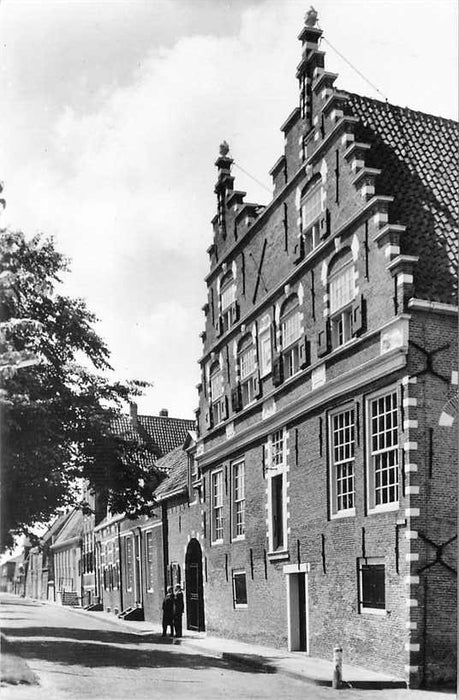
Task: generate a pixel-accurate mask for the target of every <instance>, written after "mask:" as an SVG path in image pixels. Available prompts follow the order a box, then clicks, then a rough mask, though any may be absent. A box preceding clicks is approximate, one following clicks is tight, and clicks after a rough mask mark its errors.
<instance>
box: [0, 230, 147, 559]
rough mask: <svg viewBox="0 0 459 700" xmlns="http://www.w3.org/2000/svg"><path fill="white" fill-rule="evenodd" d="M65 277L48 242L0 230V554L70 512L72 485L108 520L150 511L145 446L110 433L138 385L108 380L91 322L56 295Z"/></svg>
mask: <svg viewBox="0 0 459 700" xmlns="http://www.w3.org/2000/svg"><path fill="white" fill-rule="evenodd" d="M68 269H69V263H68V260H67V259H66V258H65V257H64V256H63V255H62V254H61V253H59V252H58V251H57V250H56V248H55V246H54V242H53V240H52V239H51V238H43V237H42V236H40V235H38V236H35V237H34V238H32V239H31V240H26V238H25V236H24V235H23V234H22V233H20V232H11V231H6V230H3V231H0V379H1V389H0V409H1V445H2V454H1V458H2V509H1V537H2V540H1V542H2V548H7V547H11V546H12V544H13V542H14V538H15V536H16V535H17V534H20V533H24V534H28V535H30V533H31V528H32V526H33V525H35V524H37V523H46V522H47V521H48V520H49V519H50V517H52V516H53V515H54V514H55V513H56V510H57V508H59V507H63V506H66V505H74V504H75V503H76V502H77V500H78V498H79V489H78V480H79V479H86V480H87V481H88V482H89V484H90V485H91V487H92V488H94V489H95V490H97V491H98V492H104V493H105V494H106V495H107V498H108V499H109V506H110V508H111V509H112V511H113V512H126V513H127V514H129V515H132V516H137V515H139V514H140V513H144V512H145V513H147V512H149V503H150V501H151V492H152V486H153V484H152V479H153V478H154V476H153V473H152V470H151V469H148V466H146V464H147V465H148V462H149V460H148V458H147V455H148V446H146V445H144V444H139V442H138V441H137V440H136V439H135V436H134V435H131V436H126V435H119V434H116V431H115V432H114V431H113V425H114V422H116V417H117V416H118V415H119V414H120V412H121V409H122V407H123V405H125V403H126V401H130V400H131V399H132V397H133V396H137V395H139V394H141V392H142V389H143V388H144V387H145V386H146V383H145V382H139V381H132V382H128V383H125V384H123V383H121V382H117V381H111V380H110V378H109V374H110V370H111V367H110V364H109V351H108V348H107V346H106V344H105V343H104V341H103V340H102V339H101V338H100V337H99V336H98V334H97V333H96V332H95V330H94V327H93V326H94V324H95V322H96V321H97V319H96V317H95V316H94V314H92V313H91V312H90V311H89V310H88V308H87V306H86V303H85V302H84V301H83V300H82V299H74V298H70V297H68V296H65V295H63V294H60V293H59V288H60V285H61V284H62V280H61V276H62V274H63V273H65V272H67V271H68ZM150 457H151V453H150ZM150 461H151V459H150Z"/></svg>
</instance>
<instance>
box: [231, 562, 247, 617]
mask: <svg viewBox="0 0 459 700" xmlns="http://www.w3.org/2000/svg"><path fill="white" fill-rule="evenodd" d="M232 578H233V605H234V607H235V608H246V607H247V578H246V573H245V571H233V575H232Z"/></svg>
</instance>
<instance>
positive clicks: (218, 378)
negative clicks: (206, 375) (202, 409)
mask: <svg viewBox="0 0 459 700" xmlns="http://www.w3.org/2000/svg"><path fill="white" fill-rule="evenodd" d="M210 393H211V396H212V401H215V400H216V399H218V398H220V396H222V394H223V382H222V375H221V372H217V374H214V375H213V376H212V377H211V378H210Z"/></svg>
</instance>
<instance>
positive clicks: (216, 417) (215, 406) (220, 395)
mask: <svg viewBox="0 0 459 700" xmlns="http://www.w3.org/2000/svg"><path fill="white" fill-rule="evenodd" d="M210 400H211V411H212V424H213V425H218V423H221V422H222V420H225V418H226V415H225V406H224V400H225V397H224V386H223V374H222V372H221V369H220V364H219V363H218V362H215V363H214V364H213V365H212V367H211V368H210Z"/></svg>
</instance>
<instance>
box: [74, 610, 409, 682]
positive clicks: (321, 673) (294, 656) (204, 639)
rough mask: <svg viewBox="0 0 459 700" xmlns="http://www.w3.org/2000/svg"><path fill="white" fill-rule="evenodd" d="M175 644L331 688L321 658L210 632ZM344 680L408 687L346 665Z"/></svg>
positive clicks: (138, 626) (136, 626)
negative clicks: (216, 635) (219, 635)
mask: <svg viewBox="0 0 459 700" xmlns="http://www.w3.org/2000/svg"><path fill="white" fill-rule="evenodd" d="M68 609H72V610H73V611H74V612H75V613H78V614H82V615H92V616H94V617H97V618H98V619H100V620H104V621H105V622H108V623H110V624H112V625H114V626H116V627H117V628H118V629H123V630H125V631H127V630H129V632H134V633H136V634H138V635H140V636H148V635H151V634H154V635H158V634H161V632H162V629H161V626H160V625H159V624H156V623H154V622H150V621H148V620H146V621H143V622H129V621H125V620H120V619H119V618H117V617H116V616H115V615H112V614H111V613H106V612H88V611H86V610H83V609H82V608H68ZM170 641H171V644H181V645H183V646H189V647H192V648H194V649H197V650H199V651H201V652H202V653H205V654H207V655H209V656H215V657H217V658H221V659H224V660H226V661H228V662H230V663H235V664H244V665H247V666H252V667H254V668H257V669H258V670H261V671H264V672H265V673H280V674H284V675H286V676H290V677H292V678H296V679H297V680H303V681H306V682H309V683H313V684H315V685H322V686H331V682H332V678H333V664H332V662H331V661H327V660H325V659H317V658H313V657H310V656H306V654H304V653H302V652H296V653H295V652H288V651H286V650H284V649H274V648H272V647H265V646H261V645H253V644H247V643H245V642H240V641H237V640H233V639H223V638H221V637H212V636H209V635H208V634H207V633H206V632H193V631H190V630H184V631H183V637H181V638H180V640H178V639H173V638H171V640H170ZM343 680H344V682H345V685H347V686H348V687H353V688H367V689H383V688H406V683H405V682H404V681H403V680H402V679H401V678H396V677H394V676H392V675H386V674H383V673H378V672H376V671H371V670H369V669H365V668H361V667H358V666H351V665H349V664H346V660H345V659H344V663H343Z"/></svg>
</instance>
